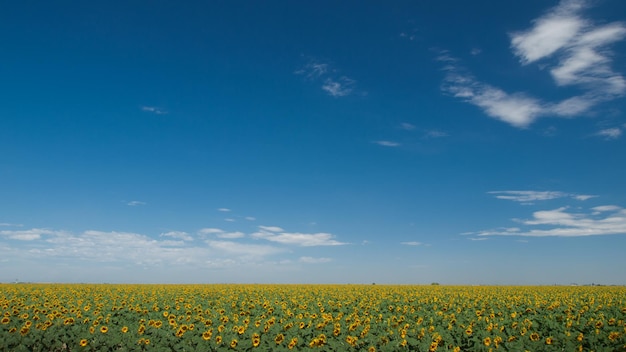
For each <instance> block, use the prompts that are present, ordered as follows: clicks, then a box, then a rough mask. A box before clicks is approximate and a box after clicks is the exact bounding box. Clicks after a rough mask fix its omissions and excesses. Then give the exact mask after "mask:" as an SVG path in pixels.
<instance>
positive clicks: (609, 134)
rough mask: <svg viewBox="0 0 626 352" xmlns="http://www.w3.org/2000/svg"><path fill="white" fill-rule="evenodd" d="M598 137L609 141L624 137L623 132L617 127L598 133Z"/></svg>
mask: <svg viewBox="0 0 626 352" xmlns="http://www.w3.org/2000/svg"><path fill="white" fill-rule="evenodd" d="M596 136H600V137H604V138H605V139H608V140H611V139H618V138H619V137H621V136H622V130H621V129H620V128H617V127H615V128H606V129H603V130H600V131H598V133H596Z"/></svg>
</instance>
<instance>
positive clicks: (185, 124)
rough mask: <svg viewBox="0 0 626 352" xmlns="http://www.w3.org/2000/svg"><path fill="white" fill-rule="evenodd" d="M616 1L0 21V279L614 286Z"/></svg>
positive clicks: (55, 6)
mask: <svg viewBox="0 0 626 352" xmlns="http://www.w3.org/2000/svg"><path fill="white" fill-rule="evenodd" d="M624 14H626V3H625V2H623V1H618V0H599V1H583V0H563V1H543V0H541V1H507V2H494V1H472V2H468V1H460V0H444V1H437V2H434V1H420V2H414V1H398V2H394V3H393V4H392V5H390V4H387V3H383V2H377V1H376V2H374V1H366V2H363V1H342V2H339V3H338V2H335V1H315V2H302V1H297V2H294V1H266V2H252V1H249V2H248V1H243V2H242V1H208V2H207V1H190V2H186V3H185V4H180V3H179V2H173V1H151V2H146V1H124V2H121V1H113V2H84V1H55V2H36V1H18V2H4V3H3V4H1V5H0V48H1V50H2V51H1V52H2V55H1V56H0V77H2V79H0V94H1V95H0V96H1V98H0V199H1V201H0V268H1V270H0V281H5V282H6V281H14V280H16V279H17V280H21V281H55V282H164V283H186V282H194V283H195V282H197V283H204V282H207V283H213V282H241V283H244V282H245V283H255V282H267V283H371V282H376V283H400V284H413V283H415V284H428V283H431V282H440V283H444V284H554V283H557V284H569V283H580V284H584V283H592V282H595V283H604V284H626V271H625V270H624V268H626V256H624V255H623V248H626V236H625V235H626V182H624V180H626V167H625V166H624V165H625V161H626V160H625V157H624V151H626V142H625V140H626V136H625V135H624V134H625V132H626V115H625V110H626V106H625V105H624V102H625V99H624V96H625V94H626V78H625V75H626V16H624Z"/></svg>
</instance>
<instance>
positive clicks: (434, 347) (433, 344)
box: [405, 340, 439, 352]
mask: <svg viewBox="0 0 626 352" xmlns="http://www.w3.org/2000/svg"><path fill="white" fill-rule="evenodd" d="M405 341H406V340H405ZM437 347H439V344H438V343H436V342H431V343H430V346H429V347H428V352H434V351H436V350H437Z"/></svg>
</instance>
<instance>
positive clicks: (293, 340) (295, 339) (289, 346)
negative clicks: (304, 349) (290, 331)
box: [287, 337, 298, 350]
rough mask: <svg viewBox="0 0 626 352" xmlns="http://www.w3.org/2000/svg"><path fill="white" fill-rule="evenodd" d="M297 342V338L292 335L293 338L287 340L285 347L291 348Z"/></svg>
mask: <svg viewBox="0 0 626 352" xmlns="http://www.w3.org/2000/svg"><path fill="white" fill-rule="evenodd" d="M297 344H298V338H297V337H294V338H293V339H291V341H289V345H287V348H289V349H290V350H292V349H293V348H294V347H296V345H297Z"/></svg>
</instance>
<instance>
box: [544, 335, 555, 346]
mask: <svg viewBox="0 0 626 352" xmlns="http://www.w3.org/2000/svg"><path fill="white" fill-rule="evenodd" d="M553 342H554V339H553V338H552V337H546V345H551V344H552V343H553Z"/></svg>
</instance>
